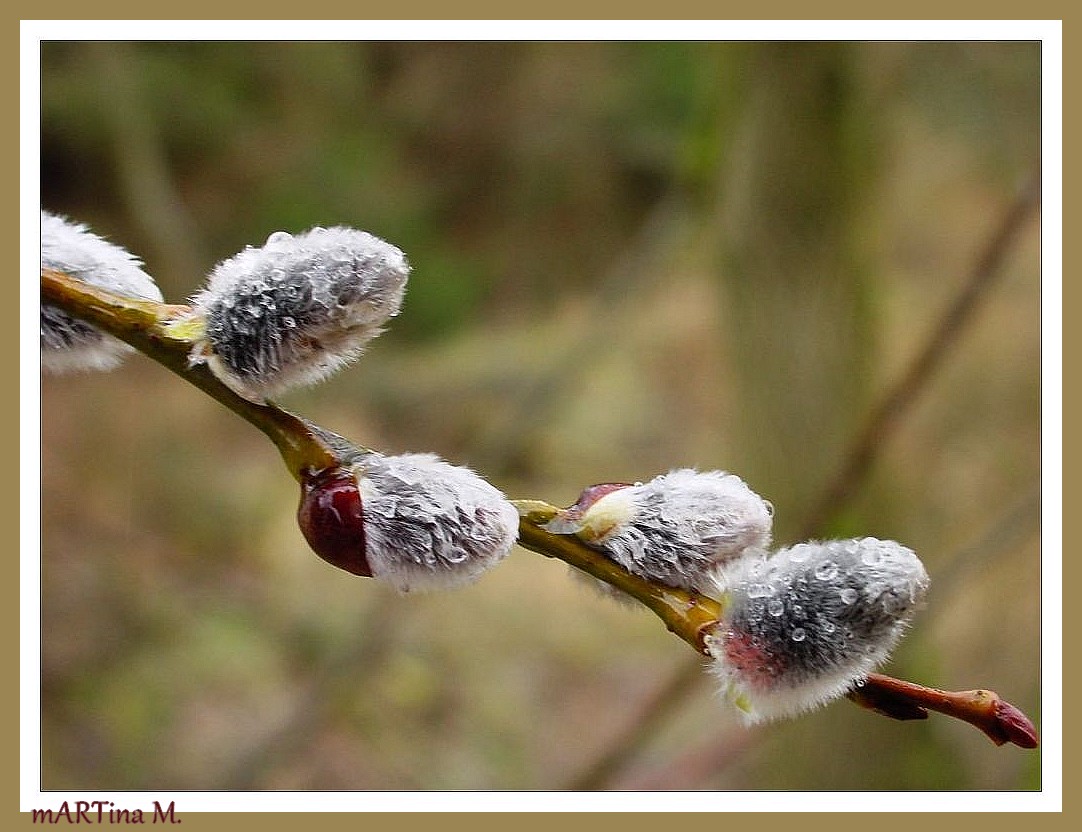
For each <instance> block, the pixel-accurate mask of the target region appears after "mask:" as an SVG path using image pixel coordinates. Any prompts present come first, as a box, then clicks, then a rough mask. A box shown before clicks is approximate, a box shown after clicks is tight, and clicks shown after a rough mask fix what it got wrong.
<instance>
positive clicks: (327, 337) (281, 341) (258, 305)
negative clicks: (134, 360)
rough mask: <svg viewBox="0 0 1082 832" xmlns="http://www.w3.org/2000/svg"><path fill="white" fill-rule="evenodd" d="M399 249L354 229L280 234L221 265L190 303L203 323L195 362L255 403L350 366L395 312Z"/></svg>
mask: <svg viewBox="0 0 1082 832" xmlns="http://www.w3.org/2000/svg"><path fill="white" fill-rule="evenodd" d="M409 272H410V266H409V264H408V263H407V261H406V257H405V255H404V254H403V253H402V251H401V250H399V249H398V248H395V247H394V246H393V245H391V244H390V243H387V242H384V241H383V240H381V239H379V238H378V237H374V236H372V235H371V234H369V233H367V232H364V231H358V230H356V229H353V228H342V227H335V228H313V229H311V230H310V231H307V232H305V233H303V234H298V235H296V236H294V235H292V234H288V233H286V232H284V231H278V232H275V233H274V234H271V235H270V236H269V237H268V238H267V242H266V244H264V245H263V246H262V247H259V248H252V247H249V248H246V249H245V250H244V251H242V252H240V253H239V254H237V255H235V256H234V257H231V258H229V259H228V260H225V261H223V262H221V263H219V264H218V265H217V266H216V267H215V268H214V270H213V271H212V272H211V274H210V277H209V279H208V282H207V286H206V288H205V289H204V290H203V291H202V292H200V293H199V294H198V295H196V296H195V297H194V298H193V299H192V305H193V307H194V315H195V317H197V318H202V320H203V321H204V324H205V329H204V335H203V338H202V339H201V340H200V341H199V342H198V343H197V345H196V347H195V349H193V350H192V355H191V360H192V362H193V363H199V362H202V361H206V362H207V364H208V366H209V367H210V369H211V371H212V372H213V373H214V374H215V375H216V376H217V377H218V378H219V379H220V380H221V381H222V382H223V383H224V384H226V385H227V386H228V387H230V388H231V389H232V390H234V391H235V392H236V393H238V394H239V395H241V396H244V397H245V398H247V399H250V400H252V401H256V402H262V401H265V400H266V399H268V398H271V397H274V396H277V395H280V394H281V393H283V392H285V391H286V390H288V389H290V388H292V387H296V386H300V385H306V384H313V383H315V382H318V381H321V380H322V379H324V378H326V377H327V376H328V375H330V374H331V373H333V372H334V371H335V370H337V369H339V368H340V367H342V366H344V365H346V364H348V363H349V362H351V361H353V360H355V359H356V358H357V357H358V356H359V355H360V354H361V352H362V351H363V350H364V347H365V345H366V344H367V343H368V342H369V341H371V340H372V339H373V338H375V337H376V336H377V335H379V334H380V333H381V332H382V331H383V326H384V324H385V323H386V322H387V321H388V319H390V318H391V317H393V316H394V315H397V314H398V312H399V310H400V309H401V306H402V297H403V294H404V293H405V289H406V281H407V278H408V277H409Z"/></svg>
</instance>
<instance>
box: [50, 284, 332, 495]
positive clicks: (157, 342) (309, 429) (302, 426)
mask: <svg viewBox="0 0 1082 832" xmlns="http://www.w3.org/2000/svg"><path fill="white" fill-rule="evenodd" d="M41 299H42V301H46V302H48V303H50V304H52V305H53V306H57V307H59V308H61V309H63V310H64V311H65V312H67V313H68V314H70V315H74V316H75V317H77V318H81V319H82V320H84V321H86V322H87V323H91V324H94V325H95V326H97V327H98V328H99V329H101V330H103V331H105V332H108V333H109V334H110V335H112V336H114V337H116V338H119V339H120V340H121V341H124V342H125V343H127V344H130V345H131V346H133V347H135V349H137V350H138V351H139V352H141V353H143V354H144V355H146V356H148V357H149V358H153V359H154V360H155V361H157V362H158V363H159V364H161V365H163V366H164V367H166V368H168V369H170V370H172V371H173V372H174V373H176V374H177V375H178V376H180V377H181V378H183V379H184V380H185V381H187V382H188V383H189V384H193V385H195V386H196V387H198V388H199V389H200V390H202V391H203V392H204V393H206V394H207V395H208V396H210V397H211V398H213V399H215V400H216V401H218V402H220V403H221V404H223V405H225V406H226V407H228V408H229V409H230V410H232V411H233V412H234V413H236V414H237V415H238V416H240V417H241V418H242V419H244V420H245V421H247V422H250V423H251V424H253V425H255V426H256V427H257V428H259V429H260V430H261V431H263V433H265V434H266V435H267V437H268V438H269V439H270V440H271V441H272V442H273V443H274V444H275V445H276V446H277V448H278V451H279V452H280V453H281V454H282V459H283V460H284V461H285V464H286V467H287V468H289V471H290V473H291V474H292V475H293V477H294V478H295V479H297V480H298V481H300V479H301V477H302V472H303V471H304V470H305V469H314V470H320V469H323V468H329V467H331V466H333V465H335V464H337V462H338V461H339V460H338V454H337V453H336V452H335V450H334V449H333V448H332V447H331V445H330V444H329V443H328V442H327V439H326V437H325V436H324V435H322V434H321V432H320V431H318V430H316V429H314V428H313V426H312V425H309V424H308V423H306V422H304V421H303V420H301V419H299V418H297V417H296V416H294V415H293V414H291V413H287V412H286V411H284V410H282V409H281V408H279V407H276V406H275V405H273V404H256V403H254V402H251V401H248V400H247V399H244V398H242V397H241V396H238V395H237V394H236V393H234V392H233V391H232V390H230V389H229V388H228V387H226V386H225V385H224V384H222V383H221V382H220V381H218V379H217V378H215V377H214V375H213V374H212V373H211V372H210V370H208V369H207V367H206V365H198V366H192V365H191V364H190V363H189V361H188V354H189V352H190V351H191V348H192V343H191V342H190V341H188V340H186V339H184V338H181V337H177V336H175V335H173V334H171V333H170V332H169V330H168V328H167V324H168V323H169V322H170V321H171V320H173V319H174V318H176V317H178V316H179V315H181V314H183V313H184V312H186V311H188V309H189V307H187V306H182V305H170V304H164V303H156V302H154V301H145V300H135V299H131V298H125V297H122V296H120V295H117V294H115V293H113V292H109V291H106V290H105V289H99V288H97V287H95V286H90V285H89V284H87V283H84V282H83V281H81V280H77V279H76V278H73V277H70V276H69V275H66V274H63V273H62V272H56V271H50V270H47V269H44V270H42V272H41Z"/></svg>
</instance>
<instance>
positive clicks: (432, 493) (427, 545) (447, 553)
mask: <svg viewBox="0 0 1082 832" xmlns="http://www.w3.org/2000/svg"><path fill="white" fill-rule="evenodd" d="M354 472H355V475H356V477H357V484H358V487H359V489H360V493H361V502H362V506H363V515H364V534H365V555H366V558H367V560H368V565H369V567H370V568H371V571H372V575H373V577H375V578H380V579H382V580H384V581H386V582H388V583H390V584H391V585H393V586H394V587H396V588H397V589H398V590H400V591H402V592H408V591H409V590H430V589H443V588H448V587H452V586H457V585H459V584H465V583H469V582H471V581H473V580H475V579H476V578H477V577H478V576H480V575H481V573H482V572H484V571H486V570H487V569H490V568H491V567H493V566H495V565H496V564H497V563H499V561H501V560H502V559H503V558H504V557H505V556H506V555H507V554H508V552H510V551H511V547H512V546H513V545H514V543H515V540H516V539H517V537H518V512H517V511H516V510H515V507H514V506H513V505H511V503H510V502H508V500H507V499H506V498H505V497H504V495H503V494H501V493H500V492H499V491H498V490H497V489H496V488H494V487H493V486H491V485H489V484H488V483H487V482H485V480H483V479H481V478H480V477H479V476H477V475H476V474H475V473H473V471H471V470H470V469H468V468H463V467H460V466H456V465H450V464H449V463H446V462H444V461H442V460H441V459H439V458H438V457H436V456H434V455H432V454H404V455H401V456H384V455H382V454H370V455H368V456H365V457H364V458H363V459H361V460H359V461H358V462H357V463H356V464H355V466H354Z"/></svg>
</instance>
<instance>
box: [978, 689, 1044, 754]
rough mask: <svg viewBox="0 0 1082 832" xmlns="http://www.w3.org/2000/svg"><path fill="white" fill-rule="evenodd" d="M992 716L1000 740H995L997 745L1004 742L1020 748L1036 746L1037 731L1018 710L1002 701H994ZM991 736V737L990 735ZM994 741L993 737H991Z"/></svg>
mask: <svg viewBox="0 0 1082 832" xmlns="http://www.w3.org/2000/svg"><path fill="white" fill-rule="evenodd" d="M993 714H994V715H995V721H996V725H997V727H998V728H999V733H1000V736H1001V737H1002V741H1001V740H996V744H997V745H1002V744H1003V743H1004V742H1010V743H1014V744H1015V745H1017V746H1019V747H1021V748H1036V747H1037V745H1038V742H1039V741H1038V739H1037V729H1036V728H1035V727H1034V725H1033V723H1032V722H1030V720H1029V717H1028V716H1026V715H1025V714H1024V713H1022V712H1021V711H1020V710H1019V709H1018V708H1016V707H1015V706H1014V705H1012V704H1011V703H1010V702H1007V701H1006V700H1004V699H999V698H997V699H996V702H995V706H994V711H993ZM990 736H991V735H990ZM992 738H993V739H994V740H995V739H996V738H995V737H992Z"/></svg>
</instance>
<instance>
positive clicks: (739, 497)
mask: <svg viewBox="0 0 1082 832" xmlns="http://www.w3.org/2000/svg"><path fill="white" fill-rule="evenodd" d="M772 512H773V509H772V507H771V506H770V503H768V502H767V501H766V500H764V499H762V498H761V497H760V496H759V495H758V494H756V493H755V492H754V491H752V490H751V489H750V488H748V486H747V485H746V484H745V483H744V481H743V480H742V479H740V477H738V476H736V475H735V474H728V473H725V472H724V471H704V472H698V471H694V470H691V469H680V470H676V471H671V472H669V473H668V474H663V475H661V476H658V477H655V478H654V479H652V480H650V481H649V482H646V483H636V484H634V485H627V484H621V483H615V484H607V485H600V486H593V487H591V488H588V489H586V490H585V491H584V492H583V494H582V496H581V497H580V499H579V502H577V503H576V504H575V505H573V506H571V507H570V508H567V509H564V510H563V511H561V512H560V513H559V514H558V515H557V516H556V518H555V519H554V520H552V521H551V522H549V523H548V524H546V526H545V528H546V529H547V530H548V531H550V532H553V533H556V534H575V535H577V536H578V537H579V538H580V539H582V540H583V542H585V543H587V544H588V545H590V546H591V547H593V548H595V549H598V550H599V551H601V552H604V553H605V554H606V555H607V556H608V557H609V558H611V559H612V560H614V561H615V562H616V563H618V564H620V565H621V566H622V567H624V568H625V569H626V570H627V571H628V572H631V573H632V574H635V575H638V576H640V577H642V578H646V579H648V580H652V581H657V582H658V583H662V584H665V585H667V586H672V587H677V588H680V589H687V590H694V591H697V592H702V593H706V594H709V593H713V592H714V591H715V589H716V585H715V582H714V577H713V575H714V572H715V570H716V569H717V568H718V567H721V566H723V565H724V564H726V563H728V562H730V561H731V560H732V559H733V558H735V557H737V556H738V555H739V554H740V553H741V552H743V551H745V550H746V549H748V548H761V547H765V546H768V545H769V544H770V532H771V526H772Z"/></svg>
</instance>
